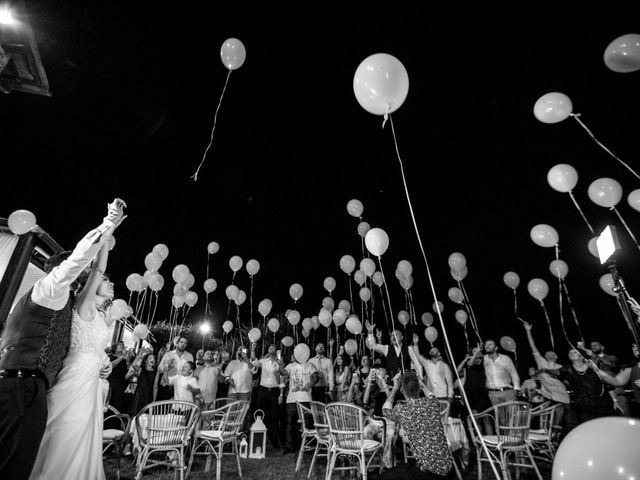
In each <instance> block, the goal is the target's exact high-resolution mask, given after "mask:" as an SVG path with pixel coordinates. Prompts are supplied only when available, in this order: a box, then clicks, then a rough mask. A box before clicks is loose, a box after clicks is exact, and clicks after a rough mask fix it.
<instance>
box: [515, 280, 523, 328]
mask: <svg viewBox="0 0 640 480" xmlns="http://www.w3.org/2000/svg"><path fill="white" fill-rule="evenodd" d="M513 311H514V313H515V314H516V318H517V319H518V320H520V321H521V322H522V323H524V320H522V318H520V315H519V314H518V294H517V292H516V289H515V288H514V289H513Z"/></svg>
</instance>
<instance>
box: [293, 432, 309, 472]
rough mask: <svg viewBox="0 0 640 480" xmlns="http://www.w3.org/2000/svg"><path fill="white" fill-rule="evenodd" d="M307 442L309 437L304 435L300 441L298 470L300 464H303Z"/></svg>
mask: <svg viewBox="0 0 640 480" xmlns="http://www.w3.org/2000/svg"><path fill="white" fill-rule="evenodd" d="M306 442H307V437H305V436H304V435H303V436H302V440H301V441H300V451H299V452H298V461H297V462H296V472H297V471H298V470H300V465H301V464H302V453H303V452H304V448H305V444H306Z"/></svg>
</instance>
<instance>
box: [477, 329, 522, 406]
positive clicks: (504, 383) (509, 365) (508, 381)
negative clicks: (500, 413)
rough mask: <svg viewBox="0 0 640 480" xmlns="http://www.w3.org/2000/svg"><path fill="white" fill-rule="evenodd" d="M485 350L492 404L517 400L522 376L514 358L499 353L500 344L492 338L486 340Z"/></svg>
mask: <svg viewBox="0 0 640 480" xmlns="http://www.w3.org/2000/svg"><path fill="white" fill-rule="evenodd" d="M484 352H485V356H484V374H485V377H486V379H487V390H488V391H489V400H491V404H492V405H496V404H498V403H502V402H510V401H513V400H517V399H518V392H517V391H518V390H520V376H519V375H518V371H517V370H516V367H515V365H514V364H513V360H511V358H510V357H508V356H507V355H501V354H500V353H498V346H497V345H496V342H495V340H492V339H488V340H486V341H485V342H484Z"/></svg>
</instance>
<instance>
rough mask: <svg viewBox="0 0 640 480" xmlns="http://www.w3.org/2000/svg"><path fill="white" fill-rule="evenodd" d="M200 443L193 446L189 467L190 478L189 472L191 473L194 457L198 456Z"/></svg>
mask: <svg viewBox="0 0 640 480" xmlns="http://www.w3.org/2000/svg"><path fill="white" fill-rule="evenodd" d="M199 446H200V445H196V444H194V446H193V448H192V449H191V457H190V458H189V466H188V467H187V478H189V473H191V466H192V465H193V459H194V458H195V456H196V450H197V449H198V447H199Z"/></svg>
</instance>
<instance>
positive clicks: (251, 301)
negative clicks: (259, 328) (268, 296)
mask: <svg viewBox="0 0 640 480" xmlns="http://www.w3.org/2000/svg"><path fill="white" fill-rule="evenodd" d="M249 308H251V310H250V312H251V316H250V317H249V320H250V321H251V328H252V329H253V275H251V288H250V289H249Z"/></svg>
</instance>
